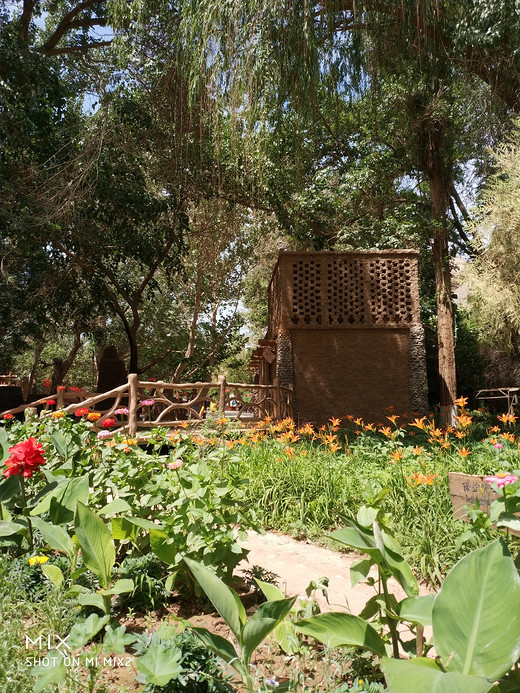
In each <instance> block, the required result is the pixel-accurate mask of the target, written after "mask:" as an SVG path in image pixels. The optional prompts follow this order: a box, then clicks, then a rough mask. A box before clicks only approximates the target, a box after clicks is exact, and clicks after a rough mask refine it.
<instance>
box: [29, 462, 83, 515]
mask: <svg viewBox="0 0 520 693" xmlns="http://www.w3.org/2000/svg"><path fill="white" fill-rule="evenodd" d="M88 494H89V475H88V474H84V475H83V476H78V477H73V478H71V479H66V480H65V481H63V482H62V483H60V484H58V485H57V486H54V485H53V486H52V488H51V490H50V491H49V492H48V493H46V494H45V495H44V496H43V498H42V499H41V500H40V502H39V503H38V504H37V505H36V507H34V508H33V509H32V510H31V515H42V514H43V513H49V518H50V520H51V522H52V523H53V524H55V525H61V524H65V523H66V522H70V521H71V520H72V518H73V516H74V511H75V509H76V502H77V501H81V502H82V503H86V502H87V500H88Z"/></svg>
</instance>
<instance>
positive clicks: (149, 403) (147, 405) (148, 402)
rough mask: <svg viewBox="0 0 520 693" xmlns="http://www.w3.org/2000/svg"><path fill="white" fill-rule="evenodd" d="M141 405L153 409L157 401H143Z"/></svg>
mask: <svg viewBox="0 0 520 693" xmlns="http://www.w3.org/2000/svg"><path fill="white" fill-rule="evenodd" d="M141 404H142V405H143V406H145V407H153V405H154V404H155V400H154V399H143V401H142V402H141Z"/></svg>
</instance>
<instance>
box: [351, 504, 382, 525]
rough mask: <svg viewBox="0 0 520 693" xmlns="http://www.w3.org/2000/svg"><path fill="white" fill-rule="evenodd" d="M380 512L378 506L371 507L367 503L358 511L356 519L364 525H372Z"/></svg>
mask: <svg viewBox="0 0 520 693" xmlns="http://www.w3.org/2000/svg"><path fill="white" fill-rule="evenodd" d="M378 512H379V511H378V510H377V508H369V507H367V506H366V505H362V506H361V507H360V508H359V510H358V512H357V516H356V519H357V521H358V523H359V524H360V525H361V526H362V527H372V523H373V522H374V520H375V519H376V517H377V513H378Z"/></svg>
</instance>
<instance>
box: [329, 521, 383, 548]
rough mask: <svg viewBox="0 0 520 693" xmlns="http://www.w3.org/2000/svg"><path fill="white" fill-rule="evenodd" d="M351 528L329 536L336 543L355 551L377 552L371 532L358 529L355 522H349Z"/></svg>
mask: <svg viewBox="0 0 520 693" xmlns="http://www.w3.org/2000/svg"><path fill="white" fill-rule="evenodd" d="M349 524H350V526H348V527H343V529H338V530H337V531H336V532H332V534H328V535H327V536H328V537H330V538H331V539H334V540H335V541H339V543H340V544H345V546H350V547H351V548H353V549H359V550H360V551H365V552H366V551H367V549H368V550H372V551H373V550H374V549H375V550H377V547H376V544H375V541H374V535H373V534H372V531H371V530H367V529H364V528H362V527H357V526H356V524H355V523H354V521H353V520H349ZM378 553H379V551H378Z"/></svg>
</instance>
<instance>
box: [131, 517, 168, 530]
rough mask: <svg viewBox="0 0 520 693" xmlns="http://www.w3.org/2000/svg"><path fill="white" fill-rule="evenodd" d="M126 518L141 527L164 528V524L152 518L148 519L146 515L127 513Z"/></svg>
mask: <svg viewBox="0 0 520 693" xmlns="http://www.w3.org/2000/svg"><path fill="white" fill-rule="evenodd" d="M125 520H127V521H128V522H131V523H132V524H133V525H136V526H137V527H141V528H142V529H158V530H162V529H164V525H162V524H160V523H157V522H152V521H151V520H147V519H146V518H144V517H129V516H128V515H127V516H126V517H125Z"/></svg>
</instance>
